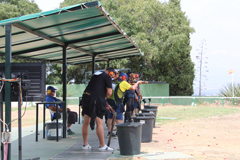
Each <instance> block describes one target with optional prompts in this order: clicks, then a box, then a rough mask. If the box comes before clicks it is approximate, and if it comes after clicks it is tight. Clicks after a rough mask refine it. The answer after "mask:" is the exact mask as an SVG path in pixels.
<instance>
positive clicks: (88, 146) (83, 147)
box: [82, 144, 92, 149]
mask: <svg viewBox="0 0 240 160" xmlns="http://www.w3.org/2000/svg"><path fill="white" fill-rule="evenodd" d="M91 148H92V147H91V146H90V145H89V144H88V145H83V146H82V149H91Z"/></svg>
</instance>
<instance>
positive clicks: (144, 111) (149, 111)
mask: <svg viewBox="0 0 240 160" xmlns="http://www.w3.org/2000/svg"><path fill="white" fill-rule="evenodd" d="M141 111H142V113H154V117H155V119H154V122H153V128H155V123H156V117H157V109H142V110H141Z"/></svg>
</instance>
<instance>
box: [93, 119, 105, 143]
mask: <svg viewBox="0 0 240 160" xmlns="http://www.w3.org/2000/svg"><path fill="white" fill-rule="evenodd" d="M95 121H96V124H97V128H96V132H97V136H98V140H99V144H100V146H101V147H104V146H105V142H104V129H103V119H101V118H99V117H96V119H95Z"/></svg>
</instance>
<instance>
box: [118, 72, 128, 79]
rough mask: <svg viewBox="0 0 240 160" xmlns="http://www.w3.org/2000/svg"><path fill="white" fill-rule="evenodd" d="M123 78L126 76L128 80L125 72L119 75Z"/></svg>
mask: <svg viewBox="0 0 240 160" xmlns="http://www.w3.org/2000/svg"><path fill="white" fill-rule="evenodd" d="M122 76H125V77H126V78H128V75H127V74H126V73H123V72H122V73H121V74H120V75H119V77H122Z"/></svg>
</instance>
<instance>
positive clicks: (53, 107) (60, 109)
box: [48, 105, 63, 112]
mask: <svg viewBox="0 0 240 160" xmlns="http://www.w3.org/2000/svg"><path fill="white" fill-rule="evenodd" d="M48 108H49V109H50V110H51V111H56V110H57V108H56V106H54V105H51V106H49V107H48ZM58 111H59V112H62V111H63V110H62V108H58Z"/></svg>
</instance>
